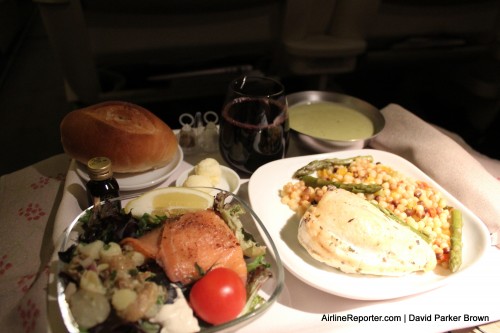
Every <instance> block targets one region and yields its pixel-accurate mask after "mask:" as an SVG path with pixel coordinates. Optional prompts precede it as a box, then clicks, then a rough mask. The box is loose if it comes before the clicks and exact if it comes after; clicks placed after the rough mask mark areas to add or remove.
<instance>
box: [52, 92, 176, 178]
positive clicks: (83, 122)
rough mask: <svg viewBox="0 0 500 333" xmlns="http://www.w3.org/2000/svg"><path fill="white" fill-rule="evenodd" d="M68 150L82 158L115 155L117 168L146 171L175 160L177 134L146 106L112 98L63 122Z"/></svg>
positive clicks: (74, 155) (120, 170)
mask: <svg viewBox="0 0 500 333" xmlns="http://www.w3.org/2000/svg"><path fill="white" fill-rule="evenodd" d="M61 142H62V146H63V148H64V151H65V152H66V153H67V154H68V155H69V156H71V157H73V158H74V159H76V160H77V161H79V162H82V163H85V164H86V163H87V161H88V160H89V159H91V158H92V157H97V156H106V157H108V158H110V159H111V162H112V167H113V171H114V172H121V173H129V172H142V171H147V170H150V169H154V168H159V167H162V166H164V165H166V164H168V163H169V162H170V161H172V160H173V158H174V156H175V153H176V151H177V138H176V137H175V134H174V133H173V131H172V129H171V128H170V127H168V125H167V124H165V123H164V122H163V121H162V120H161V119H159V118H158V117H156V116H155V115H154V114H153V113H151V112H150V111H148V110H146V109H145V108H143V107H141V106H138V105H135V104H131V103H126V102H119V101H109V102H104V103H99V104H96V105H92V106H89V107H86V108H83V109H79V110H75V111H72V112H70V113H69V114H67V115H66V116H65V117H64V119H63V120H62V122H61Z"/></svg>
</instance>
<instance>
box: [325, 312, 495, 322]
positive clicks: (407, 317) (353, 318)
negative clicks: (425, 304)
mask: <svg viewBox="0 0 500 333" xmlns="http://www.w3.org/2000/svg"><path fill="white" fill-rule="evenodd" d="M321 321H336V322H339V321H340V322H358V323H362V322H376V321H386V322H403V323H407V322H418V321H426V322H431V321H438V322H443V321H456V322H458V321H464V322H469V321H474V322H476V321H478V322H488V321H490V317H489V316H477V315H470V314H463V315H450V314H448V315H442V314H434V315H432V314H424V315H415V314H404V315H394V316H382V315H367V316H357V315H353V314H345V315H337V314H324V315H323V316H322V317H321Z"/></svg>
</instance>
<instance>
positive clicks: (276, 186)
mask: <svg viewBox="0 0 500 333" xmlns="http://www.w3.org/2000/svg"><path fill="white" fill-rule="evenodd" d="M360 155H371V156H372V157H373V159H374V161H375V162H381V163H383V164H384V165H387V166H389V167H391V168H392V169H394V170H397V171H399V172H401V173H403V174H405V175H406V176H410V177H412V178H414V179H418V180H422V181H425V182H427V183H428V184H429V185H430V186H432V187H434V188H435V189H437V190H438V191H439V192H441V194H442V195H443V197H444V198H445V199H446V200H447V202H448V204H449V205H451V206H453V207H456V208H458V209H459V210H461V212H462V216H463V236H462V242H463V252H462V265H461V268H460V270H459V271H458V272H455V273H451V272H449V271H448V270H446V269H444V268H440V267H437V268H436V269H435V270H433V271H431V272H427V273H414V274H409V275H406V276H402V277H388V276H373V275H361V274H346V273H343V272H341V271H339V270H337V269H335V268H333V267H330V266H327V265H325V264H322V263H320V262H319V261H316V260H315V259H313V258H312V257H311V256H310V255H309V253H308V252H307V251H306V250H305V249H304V248H303V247H302V245H301V244H300V243H299V241H298V239H297V233H298V224H299V221H300V217H299V216H298V215H297V214H295V213H294V212H293V211H292V210H291V209H290V208H289V207H288V206H287V205H286V204H283V203H282V202H281V198H280V190H281V189H282V188H283V186H284V185H285V184H287V183H288V182H292V181H297V180H294V179H292V175H293V174H294V172H295V171H296V170H298V169H300V168H301V167H303V166H305V165H306V164H308V163H309V162H311V161H313V160H321V159H325V158H332V157H335V158H351V157H354V156H360ZM248 195H249V200H250V204H251V206H252V208H253V209H254V210H255V212H256V213H257V214H258V215H259V217H260V218H261V219H262V221H263V223H264V224H265V226H266V228H267V230H268V231H269V233H270V235H271V237H272V239H273V240H274V243H275V244H276V247H277V249H278V251H279V253H280V256H281V259H282V261H283V265H284V266H285V268H286V269H287V270H289V271H290V272H291V273H292V274H293V275H295V276H296V277H297V278H299V279H300V280H301V281H303V282H304V283H306V284H308V285H310V286H313V287H315V288H317V289H320V290H322V291H325V292H327V293H330V294H334V295H337V296H341V297H345V298H350V299H357V300H385V299H393V298H399V297H404V296H409V295H415V294H418V293H422V292H426V291H429V290H432V289H435V288H438V287H441V286H443V285H445V284H447V283H449V282H451V281H453V280H454V279H457V278H459V277H460V276H461V275H463V274H464V273H465V272H467V271H468V270H470V269H472V268H473V267H474V266H475V265H476V264H477V263H478V262H479V261H480V259H481V257H482V256H483V255H484V253H485V251H486V250H487V248H488V246H489V244H490V240H489V233H488V230H487V229H486V227H485V225H484V223H483V222H482V221H481V220H480V219H479V218H478V217H477V216H476V215H475V214H474V213H472V212H471V211H470V210H469V209H467V208H466V207H465V206H464V205H463V204H461V203H460V202H459V201H458V200H457V199H456V198H454V197H453V196H452V195H451V194H450V193H448V192H447V191H446V190H445V189H444V188H442V187H441V186H440V185H439V184H437V183H436V182H435V181H434V180H432V179H431V178H430V177H428V176H427V175H426V174H425V173H424V172H422V171H421V170H420V169H418V168H417V167H416V166H415V165H413V164H412V163H410V162H408V161H407V160H405V159H403V158H401V157H399V156H397V155H394V154H391V153H388V152H383V151H378V150H372V149H360V150H348V151H339V152H334V153H325V154H318V155H310V156H301V157H292V158H287V159H283V160H277V161H274V162H271V163H268V164H266V165H263V166H262V167H260V168H259V169H257V171H256V172H255V173H254V174H253V175H252V176H251V178H250V180H249V184H248Z"/></svg>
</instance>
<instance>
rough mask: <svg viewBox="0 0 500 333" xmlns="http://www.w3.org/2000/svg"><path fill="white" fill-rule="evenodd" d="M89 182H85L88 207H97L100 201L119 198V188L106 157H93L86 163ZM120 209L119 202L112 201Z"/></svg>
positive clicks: (109, 161)
mask: <svg viewBox="0 0 500 333" xmlns="http://www.w3.org/2000/svg"><path fill="white" fill-rule="evenodd" d="M87 171H88V174H89V178H90V180H89V181H88V182H87V185H86V187H87V197H88V200H89V204H90V205H95V206H97V205H98V204H99V203H100V202H101V201H105V200H110V199H113V198H117V197H119V196H120V187H119V186H118V182H117V181H116V179H115V178H113V170H112V168H111V160H110V159H109V158H107V157H94V158H92V159H90V160H89V161H88V163H87ZM114 202H115V203H116V205H117V207H118V208H119V209H121V204H120V200H116V201H114Z"/></svg>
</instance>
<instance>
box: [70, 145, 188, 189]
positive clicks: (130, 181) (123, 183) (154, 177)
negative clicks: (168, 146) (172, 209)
mask: <svg viewBox="0 0 500 333" xmlns="http://www.w3.org/2000/svg"><path fill="white" fill-rule="evenodd" d="M183 158H184V154H183V152H182V149H181V147H180V146H177V151H176V152H175V155H174V159H173V160H172V161H171V162H170V163H168V164H167V165H165V166H163V167H161V168H158V169H153V170H149V171H145V172H137V173H118V172H115V173H114V174H113V176H114V177H115V179H116V181H117V182H118V185H119V186H120V191H135V190H142V189H146V188H148V187H151V186H154V185H157V184H160V183H161V182H163V181H164V180H165V179H167V178H168V177H169V176H170V175H171V174H173V173H174V172H175V171H176V170H177V169H178V168H179V166H180V165H181V163H182V160H183ZM76 172H77V174H78V175H79V176H80V177H81V178H82V179H83V180H85V181H88V180H89V176H88V174H87V170H86V167H85V165H83V164H82V163H76Z"/></svg>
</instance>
